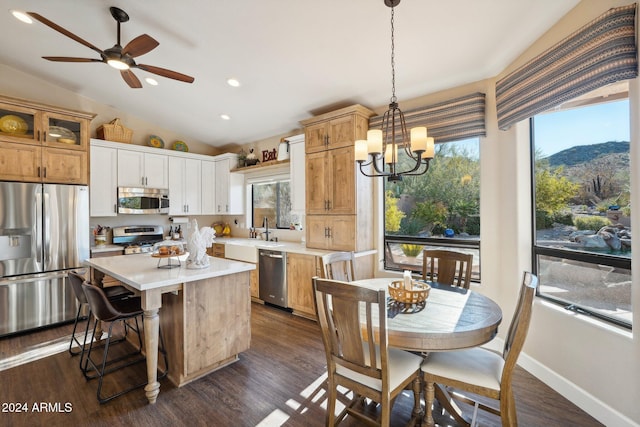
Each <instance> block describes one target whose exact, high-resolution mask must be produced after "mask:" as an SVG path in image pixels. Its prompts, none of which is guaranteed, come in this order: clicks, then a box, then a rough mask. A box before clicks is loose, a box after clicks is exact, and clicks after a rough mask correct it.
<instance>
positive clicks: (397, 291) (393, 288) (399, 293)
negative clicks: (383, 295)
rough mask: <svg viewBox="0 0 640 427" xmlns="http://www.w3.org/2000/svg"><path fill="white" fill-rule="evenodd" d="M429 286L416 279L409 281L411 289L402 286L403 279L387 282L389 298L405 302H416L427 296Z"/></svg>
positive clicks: (423, 299)
mask: <svg viewBox="0 0 640 427" xmlns="http://www.w3.org/2000/svg"><path fill="white" fill-rule="evenodd" d="M430 290H431V286H429V285H427V284H426V283H420V282H416V281H412V282H411V289H405V288H404V281H403V280H394V281H393V282H391V284H389V294H390V295H391V298H393V299H394V300H396V301H398V302H402V303H405V304H418V303H420V302H422V301H425V300H426V299H427V298H428V297H429V291H430Z"/></svg>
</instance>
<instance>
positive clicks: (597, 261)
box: [529, 105, 633, 330]
mask: <svg viewBox="0 0 640 427" xmlns="http://www.w3.org/2000/svg"><path fill="white" fill-rule="evenodd" d="M587 106H588V105H587ZM541 114H544V113H541ZM529 149H530V177H531V180H530V181H531V191H530V194H531V246H532V247H531V255H532V256H531V271H532V272H533V274H536V275H539V272H540V268H539V265H540V261H539V259H540V256H550V257H555V258H561V259H568V260H571V261H578V262H583V263H587V264H593V265H605V266H609V267H615V268H622V269H626V270H629V272H630V274H631V275H632V274H633V271H632V269H631V258H630V257H629V258H626V257H621V256H615V255H605V254H601V253H595V252H586V251H578V250H572V249H568V248H564V249H561V248H552V247H548V246H539V245H538V244H537V235H536V179H535V173H536V169H535V163H536V159H535V116H533V117H530V118H529ZM630 167H631V165H630ZM536 296H537V297H539V298H541V299H543V300H545V301H548V302H550V303H552V304H555V305H558V306H560V307H562V308H564V309H565V310H568V311H573V312H574V313H579V314H582V315H586V316H589V317H593V318H596V319H599V320H602V321H604V322H607V323H610V324H613V325H616V326H619V327H622V328H625V329H629V330H632V329H633V324H629V323H627V322H624V321H622V320H621V319H619V318H615V317H611V316H607V315H604V314H602V313H600V312H598V311H596V310H592V309H590V308H589V307H586V306H582V305H580V304H579V303H576V302H569V301H566V300H562V299H560V298H554V297H553V296H552V295H549V294H543V293H541V291H540V286H538V288H537V289H536Z"/></svg>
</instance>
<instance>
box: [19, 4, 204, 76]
mask: <svg viewBox="0 0 640 427" xmlns="http://www.w3.org/2000/svg"><path fill="white" fill-rule="evenodd" d="M109 10H110V11H111V16H113V19H115V20H116V22H117V23H118V41H117V43H116V44H115V45H113V47H110V48H108V49H105V50H101V49H99V48H97V47H96V46H94V45H93V44H91V43H89V42H88V41H86V40H84V39H82V38H80V37H78V36H76V35H75V34H73V33H72V32H70V31H68V30H66V29H64V28H62V27H61V26H59V25H58V24H56V23H54V22H51V21H49V20H48V19H47V18H45V17H44V16H41V15H39V14H37V13H35V12H27V15H29V16H30V17H32V18H33V19H35V20H37V21H40V22H42V23H43V24H45V25H46V26H48V27H51V28H53V29H54V30H56V31H58V32H59V33H62V34H64V35H65V36H67V37H69V38H71V39H73V40H75V41H77V42H78V43H80V44H83V45H85V46H87V47H88V48H90V49H93V50H95V51H96V52H98V53H99V54H100V58H101V59H95V58H72V57H68V56H43V57H42V58H44V59H46V60H49V61H57V62H104V63H105V64H109V65H111V66H112V67H114V68H116V69H118V70H120V75H121V76H122V78H123V79H124V81H125V82H127V84H128V85H129V86H130V87H132V88H134V89H135V88H141V87H142V83H140V80H139V79H138V78H137V77H136V76H135V74H133V72H132V71H131V69H132V68H139V69H141V70H144V71H148V72H150V73H153V74H157V75H159V76H162V77H167V78H170V79H174V80H179V81H181V82H186V83H193V81H194V78H193V77H191V76H187V75H186V74H182V73H178V72H177V71H171V70H167V69H166V68H160V67H154V66H153V65H146V64H138V63H136V61H135V60H134V58H136V57H138V56H141V55H144V54H145V53H149V52H150V51H152V50H153V49H155V48H156V47H157V46H158V45H159V44H160V43H158V41H156V40H155V39H154V38H153V37H151V36H149V35H148V34H142V35H140V36H138V37H136V38H135V39H133V40H131V41H130V42H129V43H127V44H126V45H125V46H124V47H122V45H121V44H120V24H121V23H122V22H127V21H128V20H129V15H127V13H126V12H125V11H124V10H122V9H119V8H117V7H110V8H109Z"/></svg>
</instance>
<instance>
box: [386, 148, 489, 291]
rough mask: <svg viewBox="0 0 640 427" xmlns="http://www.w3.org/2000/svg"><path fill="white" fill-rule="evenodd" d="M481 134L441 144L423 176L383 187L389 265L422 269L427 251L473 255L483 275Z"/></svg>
mask: <svg viewBox="0 0 640 427" xmlns="http://www.w3.org/2000/svg"><path fill="white" fill-rule="evenodd" d="M479 148H480V140H479V138H472V139H466V140H461V141H454V142H446V143H441V144H437V145H436V155H435V158H434V159H433V160H432V161H431V164H430V167H429V170H428V171H427V173H426V174H424V175H419V176H407V177H404V179H403V180H402V181H400V182H387V181H385V185H384V194H385V202H384V210H385V221H384V236H385V237H384V239H385V268H387V269H390V270H403V269H406V270H413V271H416V272H417V271H422V249H424V248H449V249H452V250H457V251H460V252H465V253H472V254H473V255H474V259H473V275H472V277H473V278H474V279H475V280H478V279H479V278H480V268H479V266H480V250H479V248H480V211H479V208H480V163H479V152H480V150H479Z"/></svg>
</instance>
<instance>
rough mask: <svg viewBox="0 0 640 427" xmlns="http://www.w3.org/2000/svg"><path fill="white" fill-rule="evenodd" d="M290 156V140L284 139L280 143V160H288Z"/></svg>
mask: <svg viewBox="0 0 640 427" xmlns="http://www.w3.org/2000/svg"><path fill="white" fill-rule="evenodd" d="M288 158H289V141H287V140H286V139H283V140H282V141H280V145H278V161H280V160H287V159H288Z"/></svg>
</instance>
